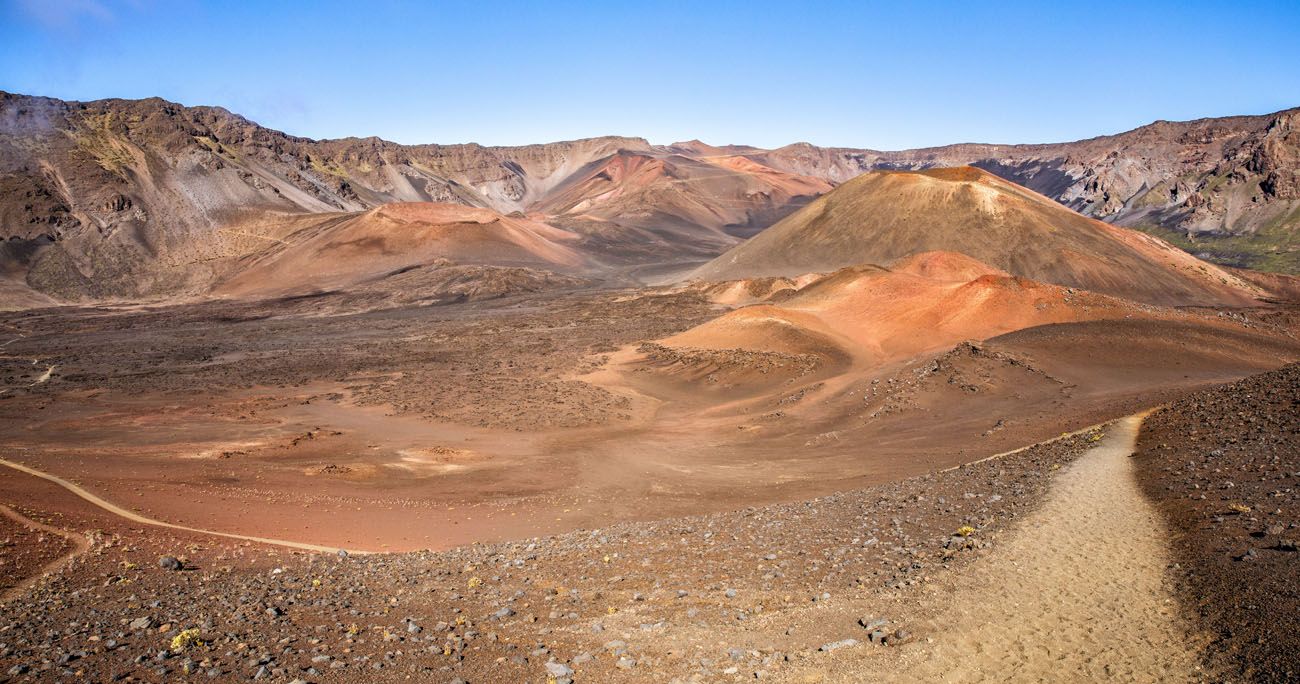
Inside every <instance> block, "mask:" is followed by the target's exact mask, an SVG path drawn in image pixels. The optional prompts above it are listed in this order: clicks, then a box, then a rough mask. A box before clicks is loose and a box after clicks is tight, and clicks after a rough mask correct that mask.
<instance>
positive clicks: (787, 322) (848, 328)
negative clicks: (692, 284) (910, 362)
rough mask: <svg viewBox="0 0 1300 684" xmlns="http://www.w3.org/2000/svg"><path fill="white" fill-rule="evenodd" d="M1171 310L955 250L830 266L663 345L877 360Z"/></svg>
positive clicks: (865, 361) (862, 361)
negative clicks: (1042, 279)
mask: <svg viewBox="0 0 1300 684" xmlns="http://www.w3.org/2000/svg"><path fill="white" fill-rule="evenodd" d="M1172 315H1174V314H1173V313H1172V312H1158V311H1156V310H1154V309H1152V308H1150V307H1144V306H1140V305H1135V304H1132V303H1129V302H1125V301H1123V300H1119V299H1115V298H1113V297H1106V296H1102V295H1096V294H1092V293H1089V292H1076V291H1072V290H1069V289H1067V288H1064V287H1059V286H1056V285H1046V284H1043V283H1038V282H1034V281H1032V280H1028V279H1025V278H1017V277H1014V276H1009V275H1007V274H1005V273H1004V272H1002V271H1000V270H999V269H996V268H993V267H991V266H988V265H986V264H983V263H981V262H979V261H977V260H975V259H972V258H970V257H967V256H964V255H961V254H954V253H950V252H927V253H923V254H918V255H914V256H911V257H907V258H905V259H903V260H900V261H899V262H898V263H896V264H894V265H893V266H891V267H890V268H889V269H884V268H879V267H873V266H867V267H858V268H847V269H843V270H840V271H837V272H835V273H833V274H830V275H828V276H825V277H824V278H821V279H819V280H817V281H815V282H813V283H812V284H811V285H808V286H807V287H805V288H803V289H801V290H799V291H798V292H797V293H795V294H793V295H791V296H788V297H786V298H784V299H783V300H782V301H781V302H780V303H779V304H772V305H763V306H751V307H746V308H742V309H738V310H736V311H734V312H731V313H728V314H725V315H723V316H721V317H719V318H717V319H716V320H713V321H710V322H708V323H706V324H704V325H702V326H699V327H697V328H693V329H691V330H688V331H686V332H684V333H682V334H680V335H676V336H673V337H670V338H667V339H665V340H664V341H663V342H664V344H666V345H669V346H674V347H693V348H705V349H731V348H743V349H751V350H757V351H779V352H783V353H804V354H813V355H823V356H833V357H853V358H855V359H857V360H858V362H859V363H860V364H868V365H879V364H883V363H887V362H890V361H896V360H899V359H904V358H908V357H911V356H915V355H917V354H920V353H924V352H932V351H935V350H939V349H944V348H947V347H951V346H952V345H953V344H955V343H957V342H960V341H961V340H966V339H986V338H989V337H993V336H996V335H1000V334H1002V333H1006V332H1010V331H1013V330H1019V329H1022V328H1028V327H1032V326H1036V325H1044V324H1047V323H1062V322H1067V321H1079V320H1094V319H1103V318H1111V319H1118V318H1124V317H1131V316H1143V317H1167V316H1172Z"/></svg>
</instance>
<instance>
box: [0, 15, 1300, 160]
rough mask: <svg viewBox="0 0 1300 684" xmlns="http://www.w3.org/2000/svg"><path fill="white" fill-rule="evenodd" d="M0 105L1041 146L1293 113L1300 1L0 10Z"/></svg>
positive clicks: (517, 138) (330, 125) (510, 135)
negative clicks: (203, 109) (121, 106)
mask: <svg viewBox="0 0 1300 684" xmlns="http://www.w3.org/2000/svg"><path fill="white" fill-rule="evenodd" d="M363 6H364V7H363ZM0 89H3V90H9V91H13V92H21V93H30V94H40V95H50V96H54V97H60V98H64V99H82V100H88V99H97V98H102V97H132V98H134V97H149V96H155V95H157V96H161V97H164V98H167V99H170V100H175V101H178V102H181V103H184V104H212V105H221V106H224V107H227V108H229V109H231V110H232V111H235V112H238V113H241V114H243V115H245V116H248V117H249V118H251V119H253V120H255V121H258V122H259V123H261V124H263V125H266V126H270V127H272V128H276V129H280V130H283V131H286V132H289V133H293V134H297V135H305V136H310V137H315V138H323V137H342V136H348V135H358V136H365V135H378V136H380V137H383V138H387V139H390V140H395V141H398V142H404V143H419V142H442V143H454V142H469V141H475V142H480V143H484V144H502V145H512V144H524V143H529V142H546V141H551V140H563V139H572V138H580V137H590V136H595V135H604V134H619V135H637V136H643V137H647V138H649V139H650V140H651V141H652V142H656V143H667V142H672V141H676V140H686V139H691V138H699V139H702V140H705V141H707V142H710V143H714V144H722V143H748V144H755V145H761V146H769V147H771V146H779V145H782V144H785V143H790V142H795V141H808V142H813V143H816V144H820V145H840V146H851V147H871V148H876V149H901V148H907V147H918V146H926V145H938V144H946V143H953V142H968V141H978V142H1054V141H1064V140H1074V139H1079V138H1085V137H1090V136H1094V135H1101V134H1105V133H1114V132H1118V131H1122V130H1127V129H1129V128H1133V127H1135V126H1139V125H1141V124H1144V123H1148V122H1150V121H1153V120H1155V119H1174V120H1179V119H1190V118H1197V117H1202V116H1222V115H1229V114H1259V113H1265V112H1271V111H1275V110H1278V109H1284V108H1287V107H1294V106H1300V2H1297V0H1289V1H1287V2H1197V1H1195V0H1191V1H1184V2H1150V3H1127V2H1115V3H1111V2H1087V3H1061V2H1042V3H1030V2H1001V3H998V2H970V1H964V2H942V1H940V0H931V1H930V2H915V3H913V2H906V1H904V0H895V1H894V2H888V3H870V2H808V3H790V2H783V3H768V2H760V1H758V0H754V1H751V2H644V3H622V2H591V3H577V2H549V3H542V2H535V3H512V2H506V1H500V0H498V1H494V2H459V3H435V2H410V3H399V2H384V1H377V2H368V3H355V2H328V1H323V2H314V3H300V4H299V3H288V2H272V1H267V2H244V3H239V2H229V3H218V2H203V1H201V0H125V1H120V2H119V1H113V0H0Z"/></svg>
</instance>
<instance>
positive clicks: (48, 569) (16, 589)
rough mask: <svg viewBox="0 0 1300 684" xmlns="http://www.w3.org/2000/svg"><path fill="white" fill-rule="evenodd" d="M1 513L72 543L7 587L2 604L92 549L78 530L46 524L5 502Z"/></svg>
mask: <svg viewBox="0 0 1300 684" xmlns="http://www.w3.org/2000/svg"><path fill="white" fill-rule="evenodd" d="M0 515H3V516H4V517H6V518H9V519H10V520H12V521H14V522H16V523H18V524H19V525H22V526H24V527H26V528H28V529H31V530H35V531H37V532H44V533H46V534H53V535H57V536H60V537H63V538H64V539H67V540H68V542H69V543H70V544H72V550H71V551H69V552H67V553H65V554H63V555H62V556H59V557H58V558H55V559H54V560H52V561H50V562H49V563H46V564H45V566H44V567H42V568H41V569H40V571H39V572H37V573H35V574H33V575H32V576H31V577H28V578H26V579H24V580H23V581H21V582H19V583H18V584H16V585H14V586H12V587H10V588H9V589H7V590H6V591H5V592H4V594H2V595H0V604H3V603H8V602H9V601H11V600H13V599H15V598H17V597H19V596H22V595H23V594H26V593H27V590H28V589H30V588H32V587H33V586H35V585H36V583H37V582H40V581H41V578H43V577H45V576H46V575H48V574H50V573H52V572H54V571H55V570H58V569H59V568H61V567H63V565H64V564H66V563H69V562H71V561H72V559H74V558H76V557H77V556H80V555H81V554H83V553H85V552H87V551H89V550H90V540H89V539H87V538H86V535H84V534H78V533H76V532H69V531H67V530H61V529H59V528H57V527H54V526H52V525H46V524H45V523H42V522H37V521H35V520H32V519H31V518H28V517H27V516H25V515H23V514H22V513H19V512H18V511H15V510H14V509H12V508H10V507H8V506H6V505H4V504H0Z"/></svg>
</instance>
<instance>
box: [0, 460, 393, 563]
mask: <svg viewBox="0 0 1300 684" xmlns="http://www.w3.org/2000/svg"><path fill="white" fill-rule="evenodd" d="M0 465H3V466H7V467H9V468H13V469H14V470H17V471H19V472H23V473H27V474H28V475H34V476H36V477H39V478H41V479H43V480H49V481H50V482H53V483H54V484H57V485H59V486H60V487H63V488H64V489H66V490H68V491H69V492H72V493H73V494H76V495H77V496H79V497H81V498H82V499H85V500H86V501H89V502H90V503H92V504H94V505H96V506H98V507H100V508H102V509H104V510H106V511H108V512H109V513H112V514H114V515H117V516H120V517H122V518H125V519H127V520H130V521H131V522H134V523H139V524H141V525H153V526H155V527H165V528H167V529H172V530H181V531H182V532H193V533H197V534H207V535H212V536H214V537H225V538H227V539H237V540H240V541H249V542H257V543H258V544H269V545H271V546H282V547H285V548H289V549H299V550H301V551H317V552H321V553H334V552H336V551H338V550H339V549H338V547H334V546H321V545H318V544H306V543H303V542H295V541H285V540H283V539H268V538H266V537H251V536H247V535H242V534H234V533H231V532H217V531H216V530H204V529H200V528H197V527H186V526H185V525H175V524H172V523H169V522H163V521H161V520H154V519H153V518H147V517H145V516H143V515H140V514H139V513H136V512H134V511H129V510H127V509H125V508H122V507H121V506H118V505H117V504H114V503H112V502H110V501H105V500H104V499H101V498H99V497H98V496H95V495H94V494H92V493H90V492H88V491H86V490H85V489H82V488H81V487H80V486H79V485H77V484H74V483H72V482H69V481H67V480H65V479H63V478H61V477H58V476H56V475H51V474H49V473H47V472H44V471H41V470H37V469H35V468H32V467H30V466H25V465H23V464H21V463H16V462H14V461H10V460H8V459H4V458H0ZM349 553H368V552H367V551H359V550H357V551H353V550H349Z"/></svg>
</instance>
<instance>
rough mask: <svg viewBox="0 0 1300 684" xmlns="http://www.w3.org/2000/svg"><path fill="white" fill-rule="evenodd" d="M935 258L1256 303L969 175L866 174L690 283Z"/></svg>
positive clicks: (1250, 295) (1067, 280)
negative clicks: (930, 254) (948, 255)
mask: <svg viewBox="0 0 1300 684" xmlns="http://www.w3.org/2000/svg"><path fill="white" fill-rule="evenodd" d="M936 250H937V251H951V252H959V253H961V254H965V255H967V256H970V257H973V258H975V259H977V260H979V261H982V262H984V263H987V264H989V265H991V266H994V267H997V268H999V269H1001V270H1003V271H1006V272H1007V273H1010V274H1012V275H1015V276H1020V277H1024V278H1031V279H1034V280H1039V281H1042V282H1048V283H1054V284H1057V285H1064V286H1067V287H1078V288H1083V289H1087V290H1092V291H1094V292H1098V293H1101V294H1110V295H1115V296H1118V297H1124V298H1127V299H1131V300H1135V301H1141V302H1147V303H1153V304H1165V305H1188V304H1212V305H1238V306H1239V305H1245V304H1249V303H1250V302H1252V301H1253V299H1254V298H1256V297H1258V296H1260V295H1261V294H1264V292H1263V291H1262V290H1261V288H1259V287H1258V286H1256V285H1254V284H1252V283H1250V282H1248V281H1246V280H1245V279H1243V278H1240V277H1238V276H1237V275H1235V274H1234V273H1232V272H1230V271H1227V270H1224V269H1222V268H1220V267H1217V266H1213V265H1210V264H1207V263H1204V262H1202V261H1200V260H1198V259H1196V258H1195V257H1193V256H1191V255H1189V254H1187V253H1185V252H1183V251H1181V250H1178V249H1176V248H1174V247H1173V246H1171V245H1169V244H1166V243H1164V242H1162V241H1160V240H1158V239H1156V238H1152V237H1150V236H1147V235H1144V234H1141V233H1138V232H1136V231H1131V230H1127V229H1123V228H1117V227H1115V226H1111V225H1109V224H1106V223H1102V222H1101V221H1097V220H1094V219H1089V218H1087V217H1084V216H1082V215H1080V214H1077V213H1075V212H1073V211H1071V210H1069V209H1067V208H1065V207H1062V206H1061V205H1059V204H1057V203H1055V202H1053V201H1051V200H1049V199H1047V198H1046V197H1043V196H1041V195H1038V194H1036V193H1034V192H1032V191H1030V190H1027V189H1025V188H1022V187H1020V186H1017V185H1015V184H1013V183H1010V182H1008V181H1004V180H1002V179H1000V178H998V177H997V176H994V175H992V174H990V173H987V172H985V171H981V170H979V169H975V168H972V167H957V168H945V169H931V170H927V171H918V172H900V171H875V172H871V173H866V174H863V175H862V176H859V177H857V178H855V179H853V180H851V181H849V182H847V183H845V184H844V185H842V186H840V187H838V188H836V189H835V190H834V191H833V192H831V193H828V194H826V195H825V196H823V197H820V198H818V199H817V200H816V201H814V202H813V203H811V204H809V205H808V206H807V207H804V208H803V209H800V210H799V211H798V212H796V213H794V214H792V215H791V216H789V217H787V218H785V219H783V220H782V221H780V222H778V223H777V224H776V225H774V226H772V227H771V228H769V229H767V230H765V231H763V232H762V233H761V234H759V235H758V236H756V237H755V238H754V239H752V240H749V241H747V242H745V243H744V244H742V245H739V246H737V247H735V248H733V249H732V250H731V251H729V252H727V253H725V254H723V255H722V256H720V257H718V258H717V259H715V260H713V261H712V262H710V263H708V264H706V265H704V266H702V267H700V268H699V269H698V270H696V271H695V272H694V273H693V276H694V277H697V278H700V279H704V280H733V279H737V278H750V277H755V276H791V275H797V274H801V273H807V272H811V271H828V270H834V269H837V268H842V267H845V266H853V265H857V264H880V263H889V262H891V261H894V260H896V259H900V258H903V257H906V256H909V255H912V254H916V253H919V252H927V251H936Z"/></svg>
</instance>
